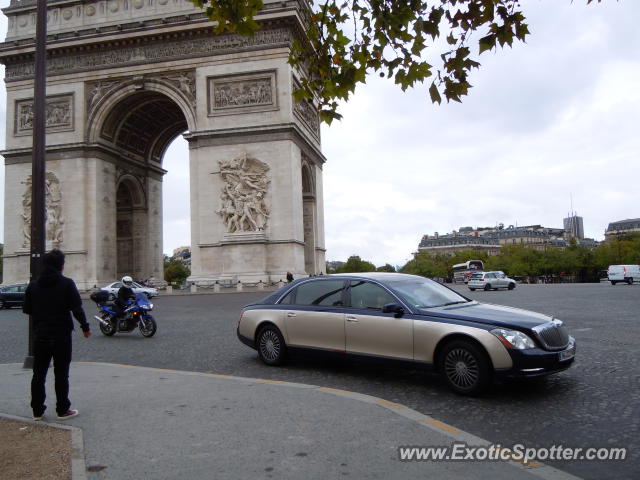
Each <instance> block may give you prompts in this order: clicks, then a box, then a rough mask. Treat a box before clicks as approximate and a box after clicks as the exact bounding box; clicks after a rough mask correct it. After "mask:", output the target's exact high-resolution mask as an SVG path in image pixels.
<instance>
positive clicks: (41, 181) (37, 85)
mask: <svg viewBox="0 0 640 480" xmlns="http://www.w3.org/2000/svg"><path fill="white" fill-rule="evenodd" d="M37 1H38V3H37V7H36V38H35V79H34V84H33V156H32V163H31V232H30V233H31V249H30V253H31V255H30V263H29V267H30V268H29V274H30V278H31V280H34V279H36V278H37V277H38V275H39V274H40V269H41V267H42V255H43V254H44V249H45V161H46V160H45V155H46V147H45V133H46V126H47V121H46V115H47V114H46V102H47V98H46V95H47V89H46V81H47V64H46V53H47V50H46V49H47V46H46V41H47V1H46V0H37ZM32 366H33V318H32V317H31V316H29V352H28V355H27V358H25V360H24V368H31V367H32Z"/></svg>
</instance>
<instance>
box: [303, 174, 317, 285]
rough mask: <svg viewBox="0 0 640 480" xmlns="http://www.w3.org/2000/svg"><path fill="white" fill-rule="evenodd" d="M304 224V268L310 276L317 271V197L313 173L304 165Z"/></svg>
mask: <svg viewBox="0 0 640 480" xmlns="http://www.w3.org/2000/svg"><path fill="white" fill-rule="evenodd" d="M302 223H303V228H304V268H305V271H306V272H307V273H308V274H309V275H315V274H316V273H318V272H317V271H316V270H317V269H316V254H315V253H316V236H315V232H316V195H315V188H314V181H313V172H312V170H311V168H310V167H309V165H308V164H307V163H306V162H303V163H302Z"/></svg>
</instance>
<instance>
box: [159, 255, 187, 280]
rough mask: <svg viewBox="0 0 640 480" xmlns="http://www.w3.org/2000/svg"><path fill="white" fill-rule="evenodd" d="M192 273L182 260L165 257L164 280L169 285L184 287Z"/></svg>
mask: <svg viewBox="0 0 640 480" xmlns="http://www.w3.org/2000/svg"><path fill="white" fill-rule="evenodd" d="M189 275H191V271H190V270H189V269H188V268H187V267H185V266H184V264H183V263H182V262H181V261H180V260H172V259H170V258H169V257H168V256H166V255H165V256H164V279H165V281H166V282H167V283H168V284H169V285H182V284H183V283H184V282H185V280H186V279H187V277H188V276H189Z"/></svg>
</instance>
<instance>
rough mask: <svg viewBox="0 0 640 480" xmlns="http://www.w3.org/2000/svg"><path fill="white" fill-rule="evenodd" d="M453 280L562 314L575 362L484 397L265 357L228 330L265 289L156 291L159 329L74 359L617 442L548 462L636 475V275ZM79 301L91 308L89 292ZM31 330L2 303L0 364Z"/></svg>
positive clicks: (387, 374) (456, 421)
mask: <svg viewBox="0 0 640 480" xmlns="http://www.w3.org/2000/svg"><path fill="white" fill-rule="evenodd" d="M456 288H458V289H459V290H460V291H461V292H463V293H464V294H466V295H468V296H469V297H471V298H474V299H477V300H481V301H486V302H491V303H499V304H504V305H512V306H517V307H522V308H528V309H532V310H536V311H540V312H544V313H549V314H553V315H555V316H556V317H558V318H560V319H562V320H564V321H565V323H566V324H567V325H568V327H569V328H570V330H571V332H572V334H573V335H574V336H575V337H576V339H577V341H578V356H577V360H576V362H575V364H574V367H573V368H571V369H570V370H568V371H566V372H564V373H561V374H559V375H556V376H553V377H549V378H547V379H545V380H542V381H535V382H526V383H516V384H513V383H509V384H504V385H497V386H496V387H495V388H494V389H493V390H492V391H491V392H490V393H488V394H487V395H485V396H483V397H481V398H465V397H459V396H457V395H455V394H452V393H450V392H449V391H448V390H447V388H446V386H445V385H444V383H443V382H442V381H441V380H440V379H439V378H438V377H437V376H434V375H427V374H424V373H421V372H419V371H411V370H400V369H394V368H393V369H392V368H380V367H379V366H372V365H366V364H361V363H353V362H331V363H328V362H325V361H322V360H313V359H298V360H296V361H295V362H293V363H290V364H289V365H287V366H286V367H281V368H272V367H266V366H264V365H263V364H262V363H261V362H259V360H258V359H257V355H256V353H255V352H254V351H253V350H251V349H249V348H247V347H245V346H243V345H242V344H240V343H239V342H238V340H237V339H236V337H235V327H236V323H237V320H238V312H239V310H240V308H241V306H242V305H244V304H246V303H249V302H250V301H252V300H253V299H257V298H260V297H261V296H262V295H261V294H256V293H229V294H224V295H222V294H221V295H196V296H174V297H168V296H167V297H161V298H159V299H157V300H156V301H155V303H156V310H155V312H154V313H155V315H156V318H157V320H158V324H159V330H158V333H157V335H156V337H154V338H152V339H145V338H143V337H142V336H140V335H139V334H129V335H121V336H116V337H113V338H107V337H103V336H102V335H100V334H99V333H98V334H97V335H95V336H94V337H92V338H91V339H90V340H87V341H85V340H84V339H82V338H80V337H79V336H78V338H77V340H76V344H75V351H74V359H75V360H85V361H99V362H113V363H125V364H134V365H140V366H150V367H165V368H173V369H178V370H190V371H199V372H216V373H224V374H229V375H237V376H244V377H254V378H269V379H282V380H287V381H293V382H301V383H308V384H314V385H322V386H328V387H335V388H342V389H348V390H353V391H356V392H360V393H365V394H370V395H375V396H379V397H382V398H385V399H387V400H390V401H393V402H398V403H401V404H404V405H407V406H408V407H410V408H413V409H415V410H418V411H419V412H422V413H425V414H428V415H432V416H434V417H436V418H438V419H440V420H442V421H445V422H447V423H450V424H452V425H455V426H457V427H459V428H461V429H463V430H466V431H469V432H471V433H473V434H475V435H478V436H480V437H483V438H486V439H487V440H490V441H494V442H497V443H500V444H501V445H503V446H511V445H514V444H517V443H522V444H524V445H525V446H527V447H551V446H552V445H555V444H562V445H564V446H574V447H603V446H604V447H609V446H624V447H627V448H628V459H627V460H626V461H624V462H619V461H618V462H585V461H582V462H579V461H562V462H547V463H549V464H551V465H553V466H556V467H558V468H561V469H563V470H565V471H568V472H570V473H573V474H574V475H578V476H581V477H584V478H588V479H591V478H593V479H608V478H611V479H613V478H615V479H637V478H640V435H639V434H638V433H639V432H640V428H639V423H640V416H639V415H638V413H639V407H640V394H639V393H638V391H639V387H640V361H639V358H640V354H639V353H638V352H640V313H639V312H640V285H634V286H627V285H617V286H615V287H613V286H611V285H609V284H604V283H603V284H578V285H521V286H519V287H518V288H517V289H516V290H515V291H498V292H484V291H480V292H469V291H468V290H467V289H466V288H464V287H456ZM86 309H87V312H93V311H94V310H95V307H94V306H93V304H91V303H90V302H87V305H86ZM93 325H95V321H94V323H93ZM96 327H97V326H96ZM96 330H97V328H96ZM26 336H27V328H26V322H25V321H24V317H23V316H22V315H21V314H20V313H19V312H18V311H17V310H10V311H2V312H0V363H12V362H20V361H22V359H23V358H24V356H25V353H26Z"/></svg>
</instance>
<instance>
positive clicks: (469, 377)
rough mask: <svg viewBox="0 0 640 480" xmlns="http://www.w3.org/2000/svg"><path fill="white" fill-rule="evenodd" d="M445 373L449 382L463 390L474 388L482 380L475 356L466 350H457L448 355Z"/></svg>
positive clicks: (445, 362) (445, 361)
mask: <svg viewBox="0 0 640 480" xmlns="http://www.w3.org/2000/svg"><path fill="white" fill-rule="evenodd" d="M444 372H445V375H446V376H447V378H448V379H449V381H450V382H451V383H452V384H453V385H455V386H456V387H458V388H461V389H469V388H471V387H473V386H474V385H475V384H476V383H477V382H478V379H479V378H480V368H479V366H478V362H477V360H476V358H475V356H474V355H472V354H471V352H469V351H468V350H466V349H464V348H455V349H453V350H450V351H449V352H448V353H447V356H446V357H445V360H444Z"/></svg>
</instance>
